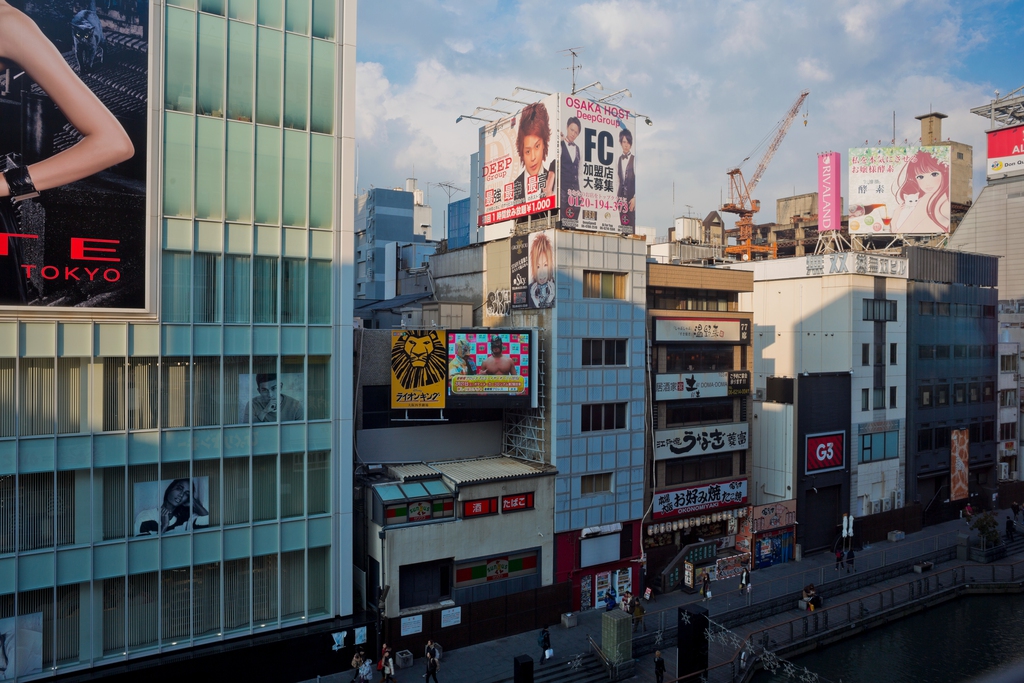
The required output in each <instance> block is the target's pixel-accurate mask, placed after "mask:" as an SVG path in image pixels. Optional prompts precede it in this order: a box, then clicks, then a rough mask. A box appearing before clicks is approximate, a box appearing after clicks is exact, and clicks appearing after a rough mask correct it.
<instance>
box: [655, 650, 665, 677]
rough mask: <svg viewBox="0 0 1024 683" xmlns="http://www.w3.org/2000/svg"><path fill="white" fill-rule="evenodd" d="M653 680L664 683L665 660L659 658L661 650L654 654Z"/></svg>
mask: <svg viewBox="0 0 1024 683" xmlns="http://www.w3.org/2000/svg"><path fill="white" fill-rule="evenodd" d="M654 680H655V681H657V683H665V658H664V657H662V656H661V650H655V652H654Z"/></svg>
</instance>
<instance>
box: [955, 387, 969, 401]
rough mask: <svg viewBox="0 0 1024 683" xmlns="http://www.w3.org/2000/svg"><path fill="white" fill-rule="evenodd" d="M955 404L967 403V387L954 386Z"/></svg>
mask: <svg viewBox="0 0 1024 683" xmlns="http://www.w3.org/2000/svg"><path fill="white" fill-rule="evenodd" d="M953 403H967V385H966V384H954V385H953Z"/></svg>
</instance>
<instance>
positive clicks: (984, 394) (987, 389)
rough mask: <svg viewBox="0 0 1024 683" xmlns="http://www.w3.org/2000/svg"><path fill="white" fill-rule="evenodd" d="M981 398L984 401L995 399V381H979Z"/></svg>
mask: <svg viewBox="0 0 1024 683" xmlns="http://www.w3.org/2000/svg"><path fill="white" fill-rule="evenodd" d="M981 400H982V401H984V402H985V403H989V402H991V401H994V400H996V383H995V382H982V383H981Z"/></svg>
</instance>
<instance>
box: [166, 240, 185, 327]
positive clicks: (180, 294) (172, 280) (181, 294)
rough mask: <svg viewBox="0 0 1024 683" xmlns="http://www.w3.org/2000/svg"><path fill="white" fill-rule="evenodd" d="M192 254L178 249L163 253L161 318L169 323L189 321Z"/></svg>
mask: <svg viewBox="0 0 1024 683" xmlns="http://www.w3.org/2000/svg"><path fill="white" fill-rule="evenodd" d="M191 270H192V255H191V254H189V253H182V252H177V251H165V252H164V253H163V268H162V269H161V273H160V275H161V280H162V281H163V283H162V284H163V287H162V290H163V291H162V297H161V318H162V319H163V322H168V323H187V322H188V321H189V308H190V303H191V302H190V301H189V295H190V293H191V291H192V273H191Z"/></svg>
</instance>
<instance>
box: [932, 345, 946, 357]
mask: <svg viewBox="0 0 1024 683" xmlns="http://www.w3.org/2000/svg"><path fill="white" fill-rule="evenodd" d="M935 357H936V358H942V359H947V358H949V345H948V344H939V345H938V346H936V347H935Z"/></svg>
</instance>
